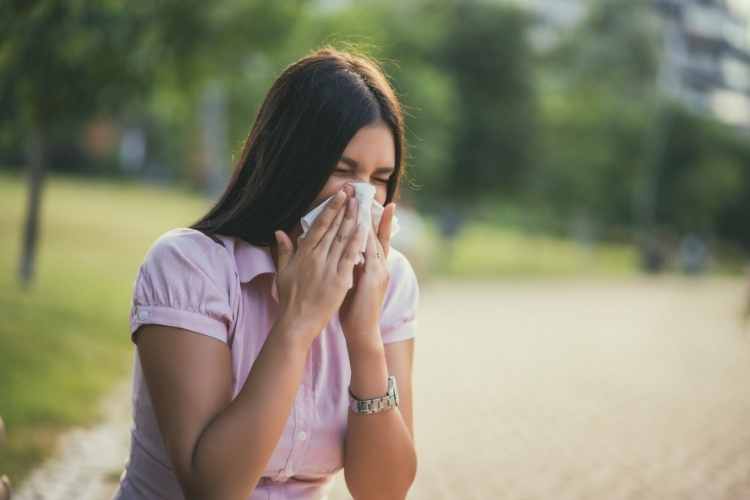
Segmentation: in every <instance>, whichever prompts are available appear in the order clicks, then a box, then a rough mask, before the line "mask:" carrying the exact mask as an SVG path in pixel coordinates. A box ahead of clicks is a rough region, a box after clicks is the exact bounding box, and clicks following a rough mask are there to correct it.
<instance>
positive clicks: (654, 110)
mask: <svg viewBox="0 0 750 500" xmlns="http://www.w3.org/2000/svg"><path fill="white" fill-rule="evenodd" d="M749 22H750V2H748V1H744V0H734V1H730V0H595V1H584V0H527V1H522V0H518V1H510V0H507V1H501V0H495V1H490V0H485V1H478V0H477V1H469V0H465V1H458V0H456V1H438V0H401V1H396V0H393V1H364V2H355V1H345V0H327V1H322V0H321V1H312V0H311V1H301V0H298V1H285V2H266V1H259V0H213V1H201V0H181V1H176V0H165V1H161V2H150V1H143V0H131V1H128V2H124V1H120V0H108V1H99V2H94V1H84V0H74V1H70V0H36V1H20V0H7V1H4V2H0V227H2V229H1V230H0V248H2V251H1V252H0V417H2V422H3V425H0V476H3V475H4V479H3V480H0V500H5V499H6V498H8V496H7V495H8V490H9V488H11V489H12V490H13V495H12V497H13V499H45V500H48V499H49V500H52V499H55V500H57V499H79V500H106V499H109V498H110V497H111V495H112V492H113V491H114V488H115V485H116V482H117V481H118V478H119V477H120V474H121V473H122V467H123V464H124V461H125V459H126V457H127V452H128V446H129V426H130V425H131V422H130V417H131V415H130V399H129V398H130V392H129V391H130V385H129V384H130V377H131V375H132V373H131V369H132V360H133V349H134V346H133V345H132V344H131V343H130V340H129V335H128V322H127V318H128V313H129V310H130V300H131V293H132V286H133V282H134V280H135V276H136V272H137V269H138V266H139V264H140V262H141V260H142V259H143V256H144V254H145V252H146V250H147V249H148V247H149V246H150V245H151V244H152V243H153V241H154V240H155V239H156V238H157V237H158V236H159V235H161V234H162V233H164V232H166V231H167V230H169V229H171V228H174V227H184V226H187V225H190V224H192V223H193V222H194V221H195V220H196V219H197V218H198V217H199V216H200V215H202V214H203V213H204V211H205V210H207V209H208V208H209V206H210V205H211V203H212V201H214V200H215V199H216V198H217V197H218V196H219V194H220V193H221V191H222V189H223V187H224V186H225V185H226V183H227V182H228V180H229V176H230V173H231V170H232V168H233V165H234V161H235V159H236V158H237V156H238V154H239V151H240V148H241V145H242V142H243V140H244V138H245V136H246V135H247V133H248V132H249V130H250V127H251V126H252V124H253V121H254V118H255V113H256V111H257V109H258V106H259V104H260V102H261V100H262V98H263V97H264V95H265V93H266V92H267V91H268V89H269V87H270V85H271V83H272V82H273V80H274V78H275V77H276V76H277V75H278V74H279V73H280V72H281V71H282V70H283V69H284V67H286V66H287V65H288V64H290V63H292V62H293V61H295V60H296V59H298V58H300V57H302V56H304V55H305V54H307V53H308V52H310V51H311V50H313V49H315V48H318V47H320V46H322V45H324V44H332V45H334V46H336V47H338V48H341V49H348V48H351V49H355V50H358V51H361V52H365V53H367V54H369V55H371V56H374V57H376V58H378V59H379V60H380V61H381V62H382V64H383V67H384V70H385V71H386V73H387V74H388V75H389V77H390V78H391V81H392V83H393V85H394V87H395V88H396V90H397V93H398V95H399V96H400V98H401V100H402V102H403V104H404V106H405V108H406V112H407V137H408V143H409V147H410V155H409V158H408V165H407V175H406V178H405V179H404V183H403V189H402V193H401V199H400V200H399V203H398V211H397V214H398V217H399V222H400V226H401V232H400V233H399V234H398V235H397V236H396V238H395V240H394V241H393V245H394V247H396V248H399V249H400V250H402V251H403V252H404V253H405V254H406V255H407V256H408V257H409V259H410V261H411V263H412V265H413V266H414V268H415V269H416V271H417V273H418V275H419V278H420V285H421V292H422V293H421V301H420V311H419V316H418V324H419V326H418V330H417V339H418V340H417V351H416V360H415V368H414V369H415V381H414V384H415V395H414V398H415V428H416V430H415V433H416V436H415V439H416V444H417V448H418V453H419V473H418V477H417V480H416V482H415V484H414V486H413V488H412V490H411V492H410V496H409V498H414V499H418V500H423V499H519V500H520V499H553V498H554V499H571V500H579V499H583V500H585V499H592V500H593V499H605V498H606V499H608V500H616V499H632V500H636V499H638V500H641V499H654V500H670V499H695V500H706V499H709V500H713V499H747V498H750V425H748V422H750V391H748V390H747V387H748V385H747V384H748V380H750V338H749V336H750V328H749V327H748V324H747V323H745V319H744V318H745V316H746V311H748V307H747V306H748V304H750V279H748V278H749V276H748V274H747V271H746V269H747V262H748V256H749V255H750V220H748V216H749V215H750V26H749ZM346 498H349V496H348V493H347V490H346V487H345V485H344V482H343V474H340V475H339V476H338V477H337V478H336V482H335V486H334V489H333V491H332V492H331V494H330V500H338V499H346Z"/></svg>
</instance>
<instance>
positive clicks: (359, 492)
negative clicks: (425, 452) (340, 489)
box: [344, 452, 417, 500]
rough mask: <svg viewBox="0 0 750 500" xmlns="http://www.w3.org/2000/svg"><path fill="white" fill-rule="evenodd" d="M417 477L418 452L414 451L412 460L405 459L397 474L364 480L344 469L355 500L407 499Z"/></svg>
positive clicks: (350, 491)
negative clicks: (373, 479)
mask: <svg viewBox="0 0 750 500" xmlns="http://www.w3.org/2000/svg"><path fill="white" fill-rule="evenodd" d="M416 478H417V454H416V452H414V453H412V455H411V457H410V460H407V461H404V463H403V464H402V466H401V467H399V469H398V473H397V474H393V475H392V476H391V477H388V478H378V480H377V481H369V484H365V483H364V482H363V481H360V480H358V479H357V478H354V477H352V476H351V475H350V474H347V469H344V480H345V482H346V487H347V489H348V490H349V493H350V494H351V496H352V498H353V499H354V500H405V499H406V497H407V495H408V493H409V490H410V489H411V487H412V485H413V484H414V481H415V480H416Z"/></svg>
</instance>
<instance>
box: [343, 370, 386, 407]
mask: <svg viewBox="0 0 750 500" xmlns="http://www.w3.org/2000/svg"><path fill="white" fill-rule="evenodd" d="M397 406H398V387H397V386H396V377H395V375H389V376H388V392H387V393H386V394H385V396H380V397H378V398H372V399H357V397H356V396H355V395H354V394H352V388H351V386H349V408H351V410H352V411H353V412H354V413H358V414H360V415H372V414H373V413H380V412H381V411H386V410H390V409H391V408H395V407H397Z"/></svg>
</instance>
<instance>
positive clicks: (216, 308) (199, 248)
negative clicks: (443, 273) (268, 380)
mask: <svg viewBox="0 0 750 500" xmlns="http://www.w3.org/2000/svg"><path fill="white" fill-rule="evenodd" d="M217 240H218V241H215V240H213V239H211V238H209V237H208V236H206V235H204V234H203V233H201V232H200V231H197V230H194V229H190V228H176V229H172V230H170V231H167V232H166V233H164V234H163V235H161V236H160V237H159V238H158V239H157V240H156V242H155V243H154V244H153V245H152V246H151V248H150V249H149V250H148V252H147V253H146V256H145V259H144V261H143V263H142V264H141V266H140V269H139V271H138V276H137V278H136V280H135V283H134V287H133V290H134V294H133V303H132V308H131V311H130V335H131V341H132V340H133V334H134V333H135V331H136V330H137V329H138V327H140V326H141V325H144V324H149V323H153V324H159V325H168V326H174V327H178V328H183V329H187V330H191V331H193V332H197V333H199V334H202V335H207V336H209V337H213V338H215V339H217V340H219V341H221V342H225V343H226V344H228V346H229V349H230V350H231V352H232V373H233V375H234V386H233V387H234V390H233V397H236V396H237V394H238V393H239V392H240V389H241V388H242V386H243V385H244V383H245V379H246V378H247V375H248V373H249V372H250V368H251V367H252V365H253V362H254V360H255V359H256V358H257V356H258V354H259V352H260V349H261V347H262V346H263V343H264V342H265V340H266V338H267V336H268V333H269V331H270V329H271V327H272V325H273V324H274V322H275V320H276V318H277V314H278V307H279V306H278V295H277V293H276V267H275V264H274V262H273V257H272V255H271V252H270V249H269V248H268V247H260V246H255V245H251V244H249V243H247V242H245V241H244V240H242V239H239V238H234V237H227V236H221V235H219V236H217ZM388 266H389V271H390V284H389V288H388V291H387V293H386V297H385V301H384V305H383V311H382V314H381V322H380V328H381V333H382V338H383V342H384V343H389V342H398V341H400V340H406V339H410V338H413V337H414V336H415V329H416V319H415V314H416V310H417V303H418V300H419V287H418V283H417V279H416V276H415V274H414V270H413V268H412V266H411V264H410V263H409V261H408V260H407V259H406V257H405V256H404V255H403V254H402V253H401V252H399V251H398V250H396V249H395V248H391V251H390V253H389V256H388ZM350 379H351V368H350V366H349V356H348V352H347V347H346V341H345V339H344V337H343V333H342V330H341V324H340V322H339V319H338V314H335V315H334V316H333V317H332V318H331V320H330V321H329V323H328V324H327V325H326V327H325V329H324V330H323V331H322V332H321V334H320V335H319V336H318V337H317V338H316V339H315V341H314V342H313V343H312V346H311V348H310V350H309V352H308V356H307V362H306V364H305V374H304V378H303V380H302V383H301V385H300V387H299V390H298V391H297V395H296V397H295V400H294V405H293V408H292V411H291V413H290V415H289V417H288V419H287V422H286V427H285V429H284V432H283V434H282V435H281V438H280V439H279V442H278V444H277V445H276V448H275V449H274V451H273V454H272V455H271V458H270V459H269V461H268V463H267V465H266V468H265V470H264V471H263V477H262V478H261V479H260V481H259V482H258V485H257V486H256V488H255V490H254V491H253V493H252V494H251V495H250V496H249V497H248V498H249V499H251V500H256V499H278V500H280V499H321V498H325V497H326V495H327V493H328V491H329V489H330V487H331V486H332V480H333V476H334V474H335V473H336V472H338V471H340V470H341V469H342V468H343V441H344V437H345V435H346V425H347V416H348V392H347V391H348V386H349V382H350ZM183 498H184V497H183V494H182V491H181V489H180V486H179V484H178V482H177V477H176V476H175V473H174V470H173V468H172V465H171V463H170V459H169V456H168V453H167V451H166V449H165V447H164V444H163V442H162V437H161V434H160V433H159V428H158V424H157V421H156V417H155V414H154V410H153V407H152V405H151V401H150V398H149V394H148V390H147V387H146V384H145V380H144V378H143V373H142V371H141V366H140V361H139V359H138V351H137V350H135V352H134V361H133V425H132V427H131V445H130V454H129V458H128V460H127V461H126V463H125V471H124V472H123V475H122V477H121V480H120V485H119V488H118V490H117V493H116V494H115V500H157V499H160V500H161V499H169V500H178V499H183Z"/></svg>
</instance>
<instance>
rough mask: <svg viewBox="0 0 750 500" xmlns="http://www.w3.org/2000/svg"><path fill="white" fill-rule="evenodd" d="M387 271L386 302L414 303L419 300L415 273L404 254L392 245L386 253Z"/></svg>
mask: <svg viewBox="0 0 750 500" xmlns="http://www.w3.org/2000/svg"><path fill="white" fill-rule="evenodd" d="M388 272H389V274H390V278H389V281H388V291H387V293H386V302H398V303H401V305H404V304H413V305H416V302H417V301H418V300H419V282H418V281H417V274H416V273H415V272H414V267H413V266H412V265H411V262H409V259H408V258H407V257H406V255H404V254H403V253H402V252H400V251H399V250H397V249H395V248H393V247H391V249H390V251H389V253H388Z"/></svg>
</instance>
